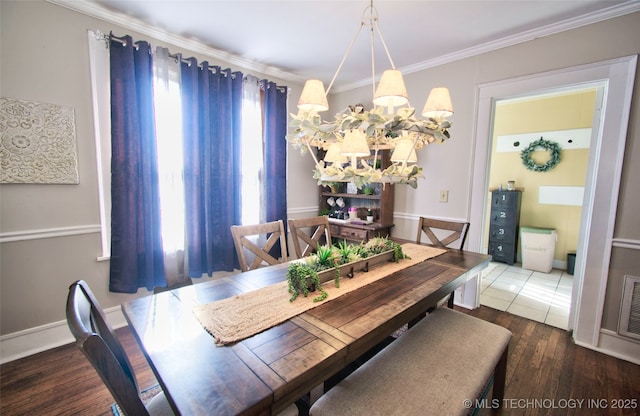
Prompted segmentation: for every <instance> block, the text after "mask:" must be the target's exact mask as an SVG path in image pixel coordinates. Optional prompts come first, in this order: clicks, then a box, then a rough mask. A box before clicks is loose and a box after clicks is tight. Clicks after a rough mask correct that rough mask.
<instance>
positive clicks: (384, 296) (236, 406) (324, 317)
mask: <svg viewBox="0 0 640 416" xmlns="http://www.w3.org/2000/svg"><path fill="white" fill-rule="evenodd" d="M489 260H490V256H488V255H485V254H479V253H472V252H468V251H460V250H449V251H448V252H446V253H444V254H442V255H440V256H438V257H435V258H432V259H429V260H426V261H424V262H422V263H420V264H417V265H415V266H411V267H409V268H406V269H404V270H401V271H399V272H397V273H395V274H394V275H393V277H392V278H384V279H381V280H378V281H376V282H375V283H372V284H370V285H367V286H365V287H362V288H360V289H358V290H355V291H354V292H350V293H346V294H344V295H342V296H340V297H338V298H336V299H333V300H330V301H327V302H325V303H323V304H321V305H319V306H317V307H315V308H314V309H311V310H309V311H307V312H305V313H303V314H301V315H298V316H297V317H295V318H292V319H290V320H288V321H286V322H284V323H282V324H280V325H277V326H275V327H273V328H271V329H268V330H266V331H264V332H262V333H259V334H257V335H254V336H253V337H250V338H247V339H245V340H243V341H241V342H238V343H236V344H232V345H227V346H223V347H221V346H216V345H215V342H214V339H213V337H212V336H211V335H210V334H208V333H207V332H206V331H205V329H204V328H203V327H202V325H201V324H200V322H199V321H198V320H197V319H196V317H195V315H194V314H193V312H192V309H193V307H194V306H196V305H200V304H206V303H209V302H213V301H216V300H220V299H224V298H227V297H230V296H234V295H237V294H241V293H245V292H248V291H251V290H255V289H258V288H261V287H264V286H267V285H269V284H272V283H276V282H279V281H283V280H285V279H286V277H285V275H286V270H287V267H288V265H287V264H286V263H285V264H281V265H276V266H271V267H267V268H262V269H257V270H253V271H249V272H245V273H242V274H236V275H232V276H228V277H225V278H220V279H216V280H211V281H208V282H204V283H198V284H195V285H192V286H187V287H183V288H180V289H176V290H173V291H170V292H164V293H159V294H157V295H152V296H146V297H142V298H138V299H135V300H132V301H129V302H126V303H124V304H123V305H122V309H123V312H124V314H125V317H126V318H127V320H128V321H129V325H130V327H131V329H132V331H133V333H134V335H135V336H136V338H137V340H138V342H139V344H140V346H141V348H142V350H143V352H144V354H145V355H146V357H147V360H148V361H149V364H150V366H151V367H152V369H153V370H154V373H155V374H156V377H157V378H158V381H159V382H160V384H161V386H162V387H163V389H164V391H165V394H166V396H167V398H168V399H169V401H170V402H171V403H172V405H173V406H174V409H175V410H176V413H177V414H183V415H201V414H202V415H204V414H215V415H232V414H265V415H268V414H277V413H278V412H280V411H281V410H282V409H284V408H286V407H287V406H288V405H290V404H291V403H293V402H295V400H297V399H298V398H300V397H301V396H303V395H304V394H305V393H307V392H309V391H311V390H312V389H313V388H314V387H316V386H318V385H320V384H321V383H322V382H323V381H324V380H326V379H327V378H328V377H330V376H332V375H333V374H335V373H336V372H338V371H339V370H341V369H342V368H344V367H346V366H347V365H348V364H349V363H351V362H352V361H353V360H355V359H356V358H358V357H359V356H360V355H361V354H363V353H364V352H366V351H367V350H369V349H370V348H372V347H374V346H375V345H376V344H378V343H379V342H381V341H382V340H384V339H385V338H386V337H387V336H389V335H390V334H391V333H393V331H395V330H397V329H398V328H400V327H401V326H402V325H404V324H405V323H407V322H409V321H410V320H412V319H413V318H415V317H417V316H419V315H420V314H421V313H424V312H425V311H426V310H427V309H428V308H429V307H431V306H433V305H435V304H436V303H437V302H438V301H439V300H440V299H442V298H443V297H445V296H447V295H448V294H449V293H451V292H453V291H454V290H455V289H456V288H457V287H459V286H460V285H462V284H463V283H465V282H466V281H468V280H469V279H471V278H472V277H474V276H475V275H477V274H478V273H479V272H480V271H481V270H482V269H484V268H485V267H486V266H487V265H488V263H489ZM355 278H357V275H356V277H355Z"/></svg>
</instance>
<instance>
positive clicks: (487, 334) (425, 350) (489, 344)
mask: <svg viewBox="0 0 640 416" xmlns="http://www.w3.org/2000/svg"><path fill="white" fill-rule="evenodd" d="M510 340H511V332H510V331H509V330H507V329H505V328H503V327H501V326H498V325H495V324H492V323H490V322H486V321H483V320H481V319H478V318H475V317H472V316H469V315H465V314H463V313H460V312H457V311H454V310H451V309H447V308H438V309H436V310H435V311H433V312H432V313H430V314H429V315H427V317H425V318H424V319H422V320H421V321H420V322H418V323H417V324H416V325H415V326H413V327H412V328H411V329H409V330H408V331H407V332H406V333H404V334H403V335H401V336H400V337H399V338H398V339H397V340H395V341H394V342H392V343H391V344H390V345H389V346H387V347H386V348H384V349H383V350H382V351H381V352H379V353H378V354H376V355H375V356H374V357H373V358H371V360H369V361H367V362H366V363H365V364H363V365H362V366H361V367H360V368H358V369H357V370H356V371H354V372H353V373H352V374H350V375H349V376H348V377H347V378H345V379H344V380H342V381H341V382H340V383H338V384H337V385H336V386H334V387H333V388H331V389H330V390H329V391H328V392H326V393H325V394H324V395H322V396H321V397H320V398H319V399H318V400H317V401H316V402H315V403H314V404H313V405H312V406H311V409H310V415H312V416H323V415H327V416H329V415H330V416H337V415H366V416H371V415H403V416H404V415H420V416H422V415H465V414H468V413H469V412H470V411H472V410H473V409H470V408H469V405H468V403H469V402H467V403H465V400H470V401H471V403H473V404H475V402H476V399H478V398H480V397H481V396H482V394H483V392H484V391H485V389H486V387H487V386H488V383H490V382H491V379H492V376H494V372H495V376H494V383H493V399H498V400H499V402H500V403H501V402H502V399H503V397H504V380H505V373H506V361H507V350H508V346H509V341H510ZM492 403H493V402H492Z"/></svg>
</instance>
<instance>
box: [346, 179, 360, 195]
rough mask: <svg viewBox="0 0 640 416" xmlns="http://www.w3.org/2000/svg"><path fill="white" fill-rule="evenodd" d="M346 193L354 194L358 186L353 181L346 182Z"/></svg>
mask: <svg viewBox="0 0 640 416" xmlns="http://www.w3.org/2000/svg"><path fill="white" fill-rule="evenodd" d="M347 193H348V194H351V195H355V194H357V193H358V187H357V186H356V184H355V183H354V182H349V183H347Z"/></svg>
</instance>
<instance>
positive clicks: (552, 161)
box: [520, 137, 561, 172]
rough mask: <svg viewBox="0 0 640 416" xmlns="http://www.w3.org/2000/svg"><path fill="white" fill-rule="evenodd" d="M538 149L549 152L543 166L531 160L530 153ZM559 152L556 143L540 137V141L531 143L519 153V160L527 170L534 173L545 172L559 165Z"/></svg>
mask: <svg viewBox="0 0 640 416" xmlns="http://www.w3.org/2000/svg"><path fill="white" fill-rule="evenodd" d="M539 147H541V148H543V149H544V150H548V151H550V152H551V154H550V155H549V160H547V162H546V163H544V164H539V163H537V162H536V161H535V160H533V159H531V152H533V151H534V150H536V149H537V148H539ZM560 150H561V149H560V146H559V145H558V143H556V142H552V141H549V140H544V139H543V138H542V137H540V140H536V141H533V142H531V144H530V145H529V146H527V148H526V149H524V150H523V151H522V152H521V153H520V158H521V159H522V163H523V164H524V166H525V167H526V168H527V169H529V170H532V171H534V172H547V171H549V170H551V169H553V168H554V167H555V166H556V165H557V164H558V163H560Z"/></svg>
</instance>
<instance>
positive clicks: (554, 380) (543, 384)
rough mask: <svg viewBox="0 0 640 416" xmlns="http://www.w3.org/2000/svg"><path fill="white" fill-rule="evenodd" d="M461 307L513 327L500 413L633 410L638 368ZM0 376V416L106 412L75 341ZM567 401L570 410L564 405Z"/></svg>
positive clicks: (147, 378)
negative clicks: (617, 407)
mask: <svg viewBox="0 0 640 416" xmlns="http://www.w3.org/2000/svg"><path fill="white" fill-rule="evenodd" d="M465 312H468V313H469V314H471V315H474V316H477V317H479V318H482V319H485V320H487V321H490V322H494V323H496V324H498V325H502V326H504V327H505V328H508V329H509V330H511V331H512V332H513V339H512V341H511V344H510V346H509V348H510V354H509V364H508V368H507V386H506V392H505V395H506V397H507V398H508V399H513V400H512V401H511V402H510V404H508V406H507V408H506V409H505V412H504V414H508V415H638V414H640V403H638V402H640V366H638V365H635V364H631V363H629V362H626V361H623V360H619V359H616V358H613V357H610V356H607V355H604V354H601V353H598V352H595V351H592V350H588V349H585V348H582V347H579V346H576V345H574V344H573V343H572V341H571V336H570V334H569V333H568V332H566V331H563V330H560V329H557V328H553V327H550V326H547V325H544V324H541V323H537V322H534V321H530V320H528V319H525V318H521V317H518V316H515V315H511V314H508V313H505V312H500V311H496V310H494V309H491V308H487V307H485V306H482V307H480V308H479V309H476V310H474V311H470V312H469V311H465ZM116 333H117V335H118V337H119V338H120V340H121V341H122V343H123V344H124V346H125V349H126V350H127V353H128V354H129V357H130V358H131V361H132V364H133V365H134V367H135V371H136V374H137V376H138V380H139V384H140V387H141V388H145V387H148V386H151V385H154V384H155V383H156V381H155V378H154V376H153V373H152V371H151V370H150V368H149V367H148V365H147V364H146V361H145V359H144V356H143V355H142V353H141V351H140V349H139V348H138V346H137V344H136V342H135V339H134V338H133V335H132V334H131V332H130V331H129V330H128V328H121V329H118V330H117V331H116ZM478 354H482V351H478ZM0 381H1V383H0V415H2V416H13V415H92V416H93V415H105V416H106V415H110V414H111V409H110V406H111V404H112V403H113V398H112V397H111V395H110V394H109V391H108V390H107V389H106V388H105V387H104V385H103V384H102V381H101V380H100V378H99V377H98V375H97V374H96V373H95V371H94V370H93V368H92V367H91V365H90V364H88V363H87V361H86V360H85V358H84V356H83V355H82V353H81V352H80V350H78V349H77V348H76V347H75V345H67V346H63V347H60V348H56V349H54V350H50V351H46V352H43V353H39V354H36V355H33V356H30V357H27V358H23V359H20V360H16V361H13V362H9V363H6V364H4V365H2V366H1V367H0ZM589 399H592V400H595V401H592V402H589V401H588V400H589ZM633 399H635V400H636V408H631V409H626V410H624V409H613V408H612V407H613V406H614V405H617V404H619V405H625V404H627V405H630V406H632V403H633ZM578 400H584V402H582V403H579V402H578ZM624 400H627V402H625V401H624ZM594 403H598V404H599V405H600V406H601V408H600V409H596V408H595V406H594ZM488 404H490V403H488ZM574 404H575V406H576V408H573V409H571V408H568V409H567V408H565V407H566V406H569V405H574ZM589 404H590V405H591V406H590V408H589ZM605 404H606V405H607V408H606V409H603V407H604V405H605ZM484 413H488V412H486V411H483V412H481V414H484Z"/></svg>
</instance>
